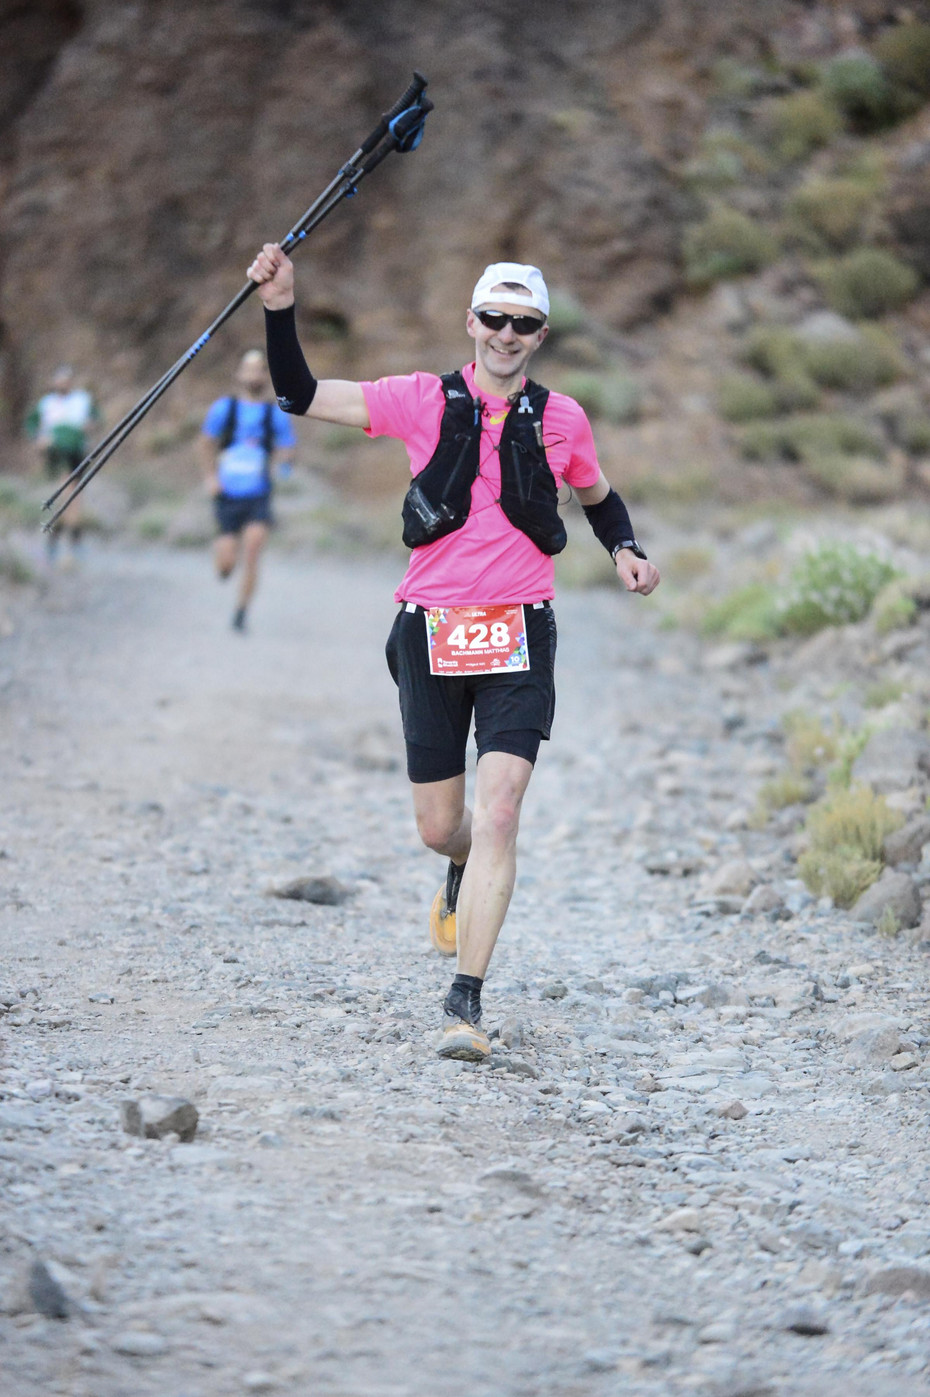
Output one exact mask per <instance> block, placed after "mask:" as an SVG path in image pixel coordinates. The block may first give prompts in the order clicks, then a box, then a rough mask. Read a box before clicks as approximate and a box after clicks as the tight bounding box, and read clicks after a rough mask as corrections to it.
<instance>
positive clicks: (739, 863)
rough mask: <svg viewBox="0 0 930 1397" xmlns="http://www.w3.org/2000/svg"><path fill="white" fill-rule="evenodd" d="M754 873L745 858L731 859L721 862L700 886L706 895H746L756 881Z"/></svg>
mask: <svg viewBox="0 0 930 1397" xmlns="http://www.w3.org/2000/svg"><path fill="white" fill-rule="evenodd" d="M757 881H758V880H757V878H756V873H755V870H754V869H753V867H752V865H751V864H748V863H747V862H746V861H745V859H731V860H730V861H729V862H728V863H724V864H721V866H720V867H719V868H718V869H717V871H716V872H715V873H712V874H711V875H710V877H709V878H707V879H706V880H705V882H704V885H703V887H702V892H704V893H705V894H706V895H707V896H708V897H739V898H744V897H748V896H749V893H750V892H751V891H752V889H753V887H754V885H755V883H756V882H757Z"/></svg>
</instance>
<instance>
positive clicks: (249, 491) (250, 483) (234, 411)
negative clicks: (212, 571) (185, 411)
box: [200, 349, 297, 631]
mask: <svg viewBox="0 0 930 1397" xmlns="http://www.w3.org/2000/svg"><path fill="white" fill-rule="evenodd" d="M236 387H237V391H236V393H235V394H234V395H233V396H232V397H228V398H217V400H216V402H215V403H211V405H210V408H209V410H208V412H207V415H206V418H205V419H204V424H203V432H202V434H201V437H200V448H201V458H202V461H203V467H204V472H205V476H206V486H207V489H208V490H209V492H210V494H211V495H212V496H213V506H214V509H215V511H216V523H217V529H218V537H217V540H216V544H215V548H214V555H213V557H214V562H215V564H216V571H217V574H218V575H219V576H220V577H221V578H226V577H228V576H229V575H230V573H231V572H232V570H233V568H234V567H235V566H236V563H237V562H238V560H239V549H240V545H241V548H242V578H241V580H240V583H239V599H238V602H237V605H236V610H235V613H234V615H233V622H232V623H233V628H234V630H237V631H244V630H245V618H246V611H247V609H248V605H249V602H250V601H251V600H252V596H253V595H254V592H255V587H256V584H257V582H258V560H259V557H260V556H261V551H262V549H263V548H264V546H265V541H266V539H267V538H268V528H269V525H270V524H271V487H272V478H273V477H272V472H273V470H277V471H279V472H280V471H281V469H282V467H284V468H287V467H288V466H289V464H290V461H291V458H292V456H293V454H294V447H295V446H296V444H297V438H296V436H295V435H294V428H293V426H292V425H291V423H290V422H289V421H288V420H287V417H286V416H285V415H284V413H283V412H282V411H281V409H280V408H279V407H278V406H277V404H276V403H272V402H270V401H269V399H268V392H267V390H268V372H267V369H266V367H265V356H264V355H263V354H262V352H261V350H259V349H250V350H248V351H247V352H246V353H245V354H243V356H242V360H241V362H240V364H239V368H238V369H237V371H236Z"/></svg>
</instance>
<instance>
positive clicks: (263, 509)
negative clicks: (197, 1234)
mask: <svg viewBox="0 0 930 1397" xmlns="http://www.w3.org/2000/svg"><path fill="white" fill-rule="evenodd" d="M213 509H214V512H215V514H216V527H217V529H218V531H219V532H220V533H221V534H240V533H241V532H242V530H243V529H244V528H245V526H246V524H271V523H272V522H273V521H272V518H271V496H270V495H246V496H244V497H242V498H239V499H236V498H235V497H234V496H232V495H216V496H215V498H214V500H213Z"/></svg>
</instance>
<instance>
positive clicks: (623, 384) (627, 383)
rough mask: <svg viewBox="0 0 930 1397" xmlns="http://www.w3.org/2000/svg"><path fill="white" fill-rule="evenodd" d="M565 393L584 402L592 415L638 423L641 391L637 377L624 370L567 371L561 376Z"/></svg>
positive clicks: (619, 421)
mask: <svg viewBox="0 0 930 1397" xmlns="http://www.w3.org/2000/svg"><path fill="white" fill-rule="evenodd" d="M561 387H562V391H563V392H564V393H567V394H568V395H569V397H572V398H574V399H575V400H576V401H577V402H579V403H580V404H581V406H582V407H583V408H584V410H585V412H586V413H588V415H589V416H590V417H603V418H605V419H606V421H608V422H614V423H622V422H635V421H636V419H637V417H638V416H639V409H640V402H641V398H642V394H641V391H640V387H639V384H638V383H637V382H636V380H635V379H634V378H630V377H629V375H627V374H621V373H608V374H596V373H568V374H565V375H563V377H562V379H561Z"/></svg>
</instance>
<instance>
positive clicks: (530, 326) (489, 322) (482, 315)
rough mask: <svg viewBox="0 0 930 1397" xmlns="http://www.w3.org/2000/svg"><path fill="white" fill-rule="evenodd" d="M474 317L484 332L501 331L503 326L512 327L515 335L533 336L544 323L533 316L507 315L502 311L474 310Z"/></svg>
mask: <svg viewBox="0 0 930 1397" xmlns="http://www.w3.org/2000/svg"><path fill="white" fill-rule="evenodd" d="M475 315H476V316H477V317H478V319H479V320H480V321H481V323H482V325H483V326H484V328H485V329H486V330H503V328H504V326H505V325H512V326H513V328H514V333H515V334H517V335H533V334H535V333H536V331H537V330H541V329H542V327H543V326H544V325H545V323H546V322H545V320H538V319H537V317H536V316H535V315H508V314H507V312H506V311H504V310H476V311H475Z"/></svg>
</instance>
